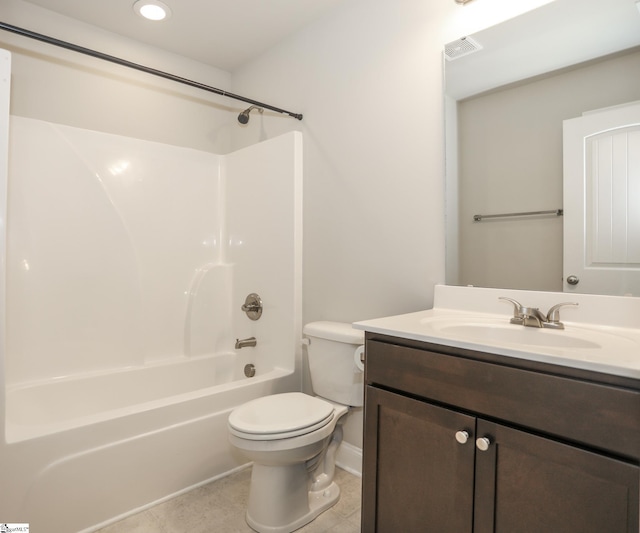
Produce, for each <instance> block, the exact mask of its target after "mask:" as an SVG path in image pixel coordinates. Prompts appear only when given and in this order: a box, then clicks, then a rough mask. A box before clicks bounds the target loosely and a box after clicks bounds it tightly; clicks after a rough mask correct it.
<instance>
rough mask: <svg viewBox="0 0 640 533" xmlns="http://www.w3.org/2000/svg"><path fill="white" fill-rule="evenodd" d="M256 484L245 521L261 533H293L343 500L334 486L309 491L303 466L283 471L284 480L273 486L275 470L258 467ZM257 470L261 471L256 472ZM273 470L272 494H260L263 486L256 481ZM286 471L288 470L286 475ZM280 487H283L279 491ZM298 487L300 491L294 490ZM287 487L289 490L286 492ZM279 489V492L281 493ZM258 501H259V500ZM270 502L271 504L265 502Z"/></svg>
mask: <svg viewBox="0 0 640 533" xmlns="http://www.w3.org/2000/svg"><path fill="white" fill-rule="evenodd" d="M253 468H254V472H253V473H252V476H253V478H254V479H253V480H252V486H251V492H253V491H254V490H255V489H258V490H257V491H256V492H255V493H253V494H250V495H249V509H248V510H247V514H246V521H247V524H249V526H250V527H251V528H252V529H254V530H255V531H258V533H290V532H291V531H295V530H296V529H299V528H301V527H302V526H304V525H306V524H308V523H309V522H311V521H312V520H313V519H314V518H316V517H317V516H318V515H320V514H321V513H323V512H324V511H326V510H327V509H329V508H330V507H332V506H333V505H335V504H336V503H337V501H338V499H339V498H340V487H338V485H337V484H336V483H335V482H333V481H332V482H331V484H330V485H329V486H328V487H326V488H325V489H323V490H318V491H309V490H307V488H308V479H309V477H308V473H307V469H306V468H305V466H304V465H296V466H294V467H293V468H292V467H291V466H290V467H288V468H286V469H281V467H280V468H278V467H275V468H276V469H279V470H280V473H281V474H284V475H281V476H277V477H280V479H279V481H280V482H281V483H275V486H274V475H273V474H274V472H273V469H274V467H269V466H266V467H265V466H264V465H256V464H254V466H253ZM256 469H257V470H258V471H257V472H256ZM263 469H265V470H271V472H270V475H269V480H270V485H271V486H270V490H268V491H267V492H264V491H261V490H260V487H259V485H260V483H255V482H256V481H258V480H256V474H257V478H261V477H262V474H263V473H264V472H260V471H261V470H263ZM283 470H286V474H285V472H283ZM278 485H280V486H279V487H278ZM296 485H297V487H298V490H294V491H292V490H291V488H292V487H295V486H296ZM285 486H286V487H287V489H286V490H283V489H285ZM278 489H280V490H278ZM258 498H260V499H259V500H258ZM265 500H270V501H265Z"/></svg>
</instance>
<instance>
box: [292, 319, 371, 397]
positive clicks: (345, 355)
mask: <svg viewBox="0 0 640 533" xmlns="http://www.w3.org/2000/svg"><path fill="white" fill-rule="evenodd" d="M302 331H303V333H304V335H305V337H306V338H307V339H308V340H309V344H308V346H307V354H308V357H309V373H310V374H311V386H312V387H313V392H314V394H316V395H318V396H320V397H322V398H326V399H327V400H332V401H334V402H338V403H341V404H343V405H351V406H353V407H359V406H361V405H362V404H363V403H364V386H363V383H364V376H363V374H362V371H361V370H359V369H358V367H357V366H356V363H355V357H359V354H358V355H356V350H357V349H358V348H359V347H360V346H362V345H363V344H364V332H363V331H359V330H356V329H353V328H352V327H351V324H347V323H344V322H310V323H309V324H307V325H306V326H305V327H304V328H303V330H302Z"/></svg>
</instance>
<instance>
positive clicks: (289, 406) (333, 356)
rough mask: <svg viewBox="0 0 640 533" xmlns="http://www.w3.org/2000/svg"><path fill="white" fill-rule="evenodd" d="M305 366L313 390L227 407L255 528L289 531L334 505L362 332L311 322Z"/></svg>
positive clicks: (357, 396)
mask: <svg viewBox="0 0 640 533" xmlns="http://www.w3.org/2000/svg"><path fill="white" fill-rule="evenodd" d="M303 332H304V334H305V336H306V337H307V338H308V340H309V345H308V356H309V372H310V374H311V383H312V387H313V390H314V394H317V395H318V396H310V395H307V394H303V393H301V392H289V393H284V394H274V395H272V396H265V397H262V398H258V399H256V400H253V401H250V402H247V403H245V404H244V405H241V406H239V407H237V408H236V409H234V410H233V411H232V413H231V415H229V440H230V442H231V444H232V445H233V446H235V447H236V448H237V449H238V450H240V451H241V452H242V453H243V454H244V455H245V456H246V457H247V458H249V459H251V460H252V461H253V470H252V473H251V488H250V492H249V507H248V509H247V516H246V518H247V523H248V524H249V525H250V526H251V527H252V528H253V529H255V530H256V531H258V532H260V533H266V532H290V531H294V530H296V529H298V528H300V527H302V526H304V525H305V524H307V523H309V522H311V520H313V519H314V518H315V517H316V516H318V515H319V514H320V513H322V512H323V511H325V510H327V509H328V508H329V507H331V506H332V505H334V504H335V503H336V502H337V501H338V498H339V496H340V489H339V487H338V486H337V485H336V483H335V482H334V481H333V474H334V470H335V453H336V450H337V448H338V446H339V445H340V442H341V441H342V427H341V425H342V423H343V421H344V415H345V414H346V413H347V412H348V411H349V406H352V407H358V406H361V405H362V404H363V376H362V372H361V371H362V365H361V364H359V362H360V354H361V352H362V344H363V343H364V333H363V332H362V331H357V330H355V329H353V328H352V327H351V325H350V324H344V323H339V322H312V323H310V324H307V325H306V326H305V327H304V329H303Z"/></svg>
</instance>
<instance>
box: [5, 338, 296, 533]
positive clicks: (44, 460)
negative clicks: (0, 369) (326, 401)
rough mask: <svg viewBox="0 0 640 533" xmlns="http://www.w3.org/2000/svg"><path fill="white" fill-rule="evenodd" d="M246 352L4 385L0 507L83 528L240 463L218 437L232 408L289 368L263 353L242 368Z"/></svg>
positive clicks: (56, 528) (40, 527)
mask: <svg viewBox="0 0 640 533" xmlns="http://www.w3.org/2000/svg"><path fill="white" fill-rule="evenodd" d="M246 352H247V353H246V354H245V353H243V352H242V351H239V352H237V353H233V352H232V353H222V354H216V355H210V356H200V357H196V358H178V359H176V360H174V361H171V362H163V363H157V364H153V365H149V366H146V367H140V368H128V369H122V370H118V371H112V372H106V373H94V374H89V375H85V376H82V377H77V376H76V377H73V378H69V379H65V378H61V379H57V380H49V381H48V382H42V383H30V384H28V385H21V386H15V387H8V388H7V391H6V392H7V404H6V406H7V407H6V426H5V440H6V443H7V446H6V449H5V450H6V451H7V452H8V457H7V458H8V459H9V460H8V461H7V463H8V464H9V465H12V466H10V467H9V470H10V471H11V469H12V468H13V469H14V471H15V472H16V475H15V476H10V479H11V480H12V483H11V490H10V491H9V494H8V498H9V500H14V501H6V500H5V501H4V503H2V504H0V508H4V506H5V505H7V509H12V513H17V515H16V516H15V517H12V518H11V519H12V520H20V521H23V522H29V523H30V524H31V527H32V528H33V529H34V530H36V531H47V532H49V533H57V532H60V533H69V532H72V531H86V532H89V531H93V530H95V529H97V528H99V527H102V526H104V525H105V524H107V523H110V522H113V521H116V520H118V519H120V518H122V517H124V516H126V515H128V514H131V513H133V512H138V511H139V510H141V509H144V508H145V507H147V506H150V505H153V504H156V503H158V502H160V501H163V500H165V499H167V498H170V497H173V496H175V495H176V494H179V493H181V492H184V491H186V490H190V489H192V488H194V487H196V486H198V485H200V484H203V483H207V482H209V481H211V480H213V479H216V478H217V477H221V476H222V475H226V474H228V473H229V472H232V471H234V470H235V469H237V468H242V465H243V462H244V460H243V459H242V458H241V457H239V456H236V455H234V453H233V452H232V450H231V448H230V446H229V445H228V443H227V439H226V437H224V436H225V435H226V431H227V428H226V423H227V417H228V414H229V412H230V411H231V409H233V407H235V406H236V405H239V404H240V403H243V402H245V401H248V400H250V399H253V398H256V397H259V396H263V395H265V394H273V393H276V392H283V391H285V390H290V389H291V388H292V378H293V373H292V372H291V371H290V370H285V369H281V368H269V367H261V365H260V364H259V363H256V373H255V376H254V377H245V375H244V367H245V365H247V364H251V363H253V362H255V361H252V360H251V359H252V358H251V354H250V350H246ZM221 437H222V438H221ZM61 488H63V489H64V490H61ZM16 509H17V510H18V511H15V510H16ZM0 512H1V511H0Z"/></svg>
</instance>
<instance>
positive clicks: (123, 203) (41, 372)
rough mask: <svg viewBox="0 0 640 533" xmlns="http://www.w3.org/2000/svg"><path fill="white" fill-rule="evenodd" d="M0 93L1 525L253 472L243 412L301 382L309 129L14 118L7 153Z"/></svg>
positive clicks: (71, 518)
mask: <svg viewBox="0 0 640 533" xmlns="http://www.w3.org/2000/svg"><path fill="white" fill-rule="evenodd" d="M0 57H1V56H0ZM2 66H3V65H2V62H0V68H2ZM0 74H2V75H0V100H2V88H3V83H4V82H6V81H7V80H10V78H11V77H10V75H9V74H8V73H6V74H3V73H2V72H0ZM5 85H6V83H5ZM5 96H6V95H5ZM2 108H3V106H2V102H0V160H2V161H8V162H9V169H8V170H9V172H8V173H7V172H6V169H4V166H3V165H0V222H2V221H4V220H5V219H6V220H7V221H8V222H7V224H4V223H0V479H2V483H0V521H2V522H5V521H7V522H14V523H29V524H30V526H31V528H32V531H46V532H47V533H72V532H78V531H83V532H89V531H93V530H95V529H97V528H99V527H102V526H103V525H105V524H108V523H110V522H113V521H116V520H118V519H119V518H122V517H124V516H126V515H127V514H130V513H133V512H137V511H139V510H142V509H144V508H145V507H147V506H150V505H153V504H155V503H158V502H160V501H163V500H165V499H167V498H170V497H172V496H175V495H177V494H179V493H181V492H184V491H187V490H190V489H192V488H194V487H196V486H198V485H200V484H203V483H206V482H208V481H211V480H213V479H216V478H218V477H221V476H224V475H227V474H229V473H231V472H233V471H234V470H235V469H238V468H242V467H244V465H245V459H244V458H242V457H240V456H236V455H234V452H233V451H232V449H231V446H230V445H229V443H228V438H227V418H228V415H229V413H230V411H231V410H232V409H233V408H234V407H236V406H238V405H240V404H242V403H244V402H246V401H249V400H252V399H254V398H257V397H260V396H265V395H269V394H274V393H278V392H287V391H291V390H300V388H301V382H302V378H301V368H302V348H301V344H300V338H301V334H302V333H301V332H302V327H301V323H300V322H301V287H302V274H301V273H302V255H301V250H302V232H301V230H300V228H301V222H302V211H301V208H302V189H301V187H302V164H301V156H302V144H301V141H302V139H301V136H300V133H299V132H291V133H288V134H285V135H283V136H280V137H276V138H274V139H270V140H268V141H265V142H262V143H259V144H257V145H253V146H249V147H247V148H244V149H241V150H238V151H236V152H232V153H230V154H226V155H224V156H220V155H216V154H212V153H209V152H201V151H196V150H192V149H189V148H184V147H171V146H168V145H163V144H159V143H155V142H150V141H146V140H141V139H130V138H125V137H121V136H117V135H112V134H108V133H104V132H99V131H91V130H85V129H80V128H74V127H71V126H66V125H61V124H51V123H47V122H43V121H40V120H36V119H31V118H25V117H15V116H14V117H11V136H10V140H11V150H9V148H10V147H9V145H8V138H7V135H6V133H7V126H8V120H7V119H8V117H7V116H5V115H3V113H2V111H3V109H2ZM6 110H8V106H6ZM36 152H37V153H38V157H33V154H34V153H36ZM9 154H10V155H11V157H9ZM9 179H10V180H11V186H8V185H9V184H8V180H9ZM248 190H250V191H251V194H250V195H247V191H248ZM5 194H6V198H7V201H6V202H3V201H2V199H3V197H4V195H5ZM79 199H80V200H81V201H79ZM265 199H268V202H265ZM7 213H8V214H9V215H10V216H8V217H7ZM5 244H6V245H5ZM253 292H258V293H259V294H260V296H261V298H262V300H263V302H264V314H263V316H262V317H261V318H260V320H259V321H253V320H250V319H249V317H247V315H246V314H245V313H244V312H242V311H241V305H242V303H243V302H244V301H245V298H246V296H247V295H248V294H250V293H253ZM249 337H256V338H257V339H258V344H257V346H256V347H255V348H253V347H252V348H243V349H241V350H235V351H234V350H233V346H234V339H236V338H240V339H244V338H249ZM251 363H252V364H254V365H255V367H256V374H255V376H254V377H251V378H247V377H245V375H244V367H245V365H247V364H251Z"/></svg>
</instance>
